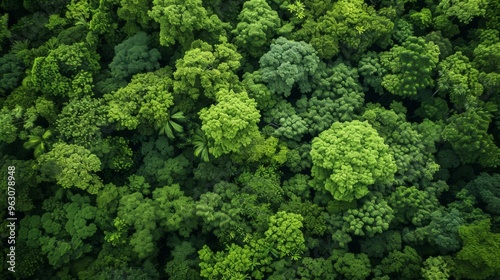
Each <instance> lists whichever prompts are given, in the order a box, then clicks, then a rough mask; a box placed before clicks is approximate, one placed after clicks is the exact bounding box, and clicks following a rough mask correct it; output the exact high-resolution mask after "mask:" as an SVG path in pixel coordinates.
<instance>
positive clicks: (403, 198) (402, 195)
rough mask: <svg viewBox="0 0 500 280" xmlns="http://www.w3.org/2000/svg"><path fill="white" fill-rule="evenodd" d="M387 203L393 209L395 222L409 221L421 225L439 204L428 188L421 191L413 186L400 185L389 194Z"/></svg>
mask: <svg viewBox="0 0 500 280" xmlns="http://www.w3.org/2000/svg"><path fill="white" fill-rule="evenodd" d="M388 204H389V206H390V207H391V208H392V209H394V216H395V219H394V221H395V222H397V223H400V224H406V223H408V222H411V223H412V224H413V225H415V226H422V225H424V224H426V221H429V219H430V218H431V217H430V215H431V213H432V212H433V211H435V210H436V209H437V207H438V206H439V201H438V200H437V197H436V196H435V195H433V193H432V192H431V189H430V188H429V190H426V191H422V190H419V189H418V188H416V187H414V186H411V187H405V186H401V187H397V188H396V190H395V191H394V192H393V193H392V194H391V195H390V196H389V199H388Z"/></svg>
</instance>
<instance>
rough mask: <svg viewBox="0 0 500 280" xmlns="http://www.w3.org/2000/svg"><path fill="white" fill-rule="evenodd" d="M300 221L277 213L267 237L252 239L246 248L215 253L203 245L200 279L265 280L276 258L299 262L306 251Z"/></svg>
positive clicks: (230, 248) (288, 214)
mask: <svg viewBox="0 0 500 280" xmlns="http://www.w3.org/2000/svg"><path fill="white" fill-rule="evenodd" d="M301 221H302V217H301V216H300V215H298V214H293V213H286V212H278V213H276V215H273V216H271V217H270V218H269V229H268V230H267V231H266V232H265V233H264V237H263V238H260V239H257V238H255V237H254V238H252V237H249V238H247V239H246V241H245V245H244V246H243V247H241V246H238V245H236V244H231V245H229V246H227V247H226V251H225V252H216V253H214V252H213V251H212V250H211V249H210V248H209V247H208V246H207V245H204V246H203V248H202V249H201V250H200V251H198V254H199V257H200V260H201V262H200V267H201V273H200V275H201V276H202V277H205V278H209V279H225V278H224V277H229V278H230V279H245V277H248V276H249V275H250V274H252V278H253V279H263V278H264V275H263V273H264V272H266V271H267V272H269V271H270V270H269V268H268V267H267V266H268V265H269V264H270V263H271V261H272V259H273V258H277V259H278V258H280V259H283V258H285V257H290V258H291V259H292V260H299V259H300V258H301V255H302V253H303V252H304V251H305V249H306V247H305V245H304V236H303V235H302V232H301V231H300V229H301V228H302V222H301Z"/></svg>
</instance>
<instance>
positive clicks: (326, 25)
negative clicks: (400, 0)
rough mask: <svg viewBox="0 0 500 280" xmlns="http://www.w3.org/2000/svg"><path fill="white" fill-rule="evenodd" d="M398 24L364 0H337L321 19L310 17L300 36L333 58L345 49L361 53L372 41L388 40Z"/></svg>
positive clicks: (326, 55)
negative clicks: (395, 24) (386, 38)
mask: <svg viewBox="0 0 500 280" xmlns="http://www.w3.org/2000/svg"><path fill="white" fill-rule="evenodd" d="M393 27H394V23H392V21H391V20H390V19H389V18H386V17H385V16H382V15H380V14H378V13H377V11H376V10H375V9H374V8H373V7H371V6H369V5H367V4H365V3H364V1H362V0H356V1H344V0H343V1H338V2H335V3H334V4H333V6H332V8H331V9H329V10H327V12H326V14H325V15H323V16H321V17H319V16H318V19H317V20H313V19H308V20H306V22H305V23H304V25H303V28H302V30H299V31H298V32H297V38H298V39H301V40H306V41H307V42H310V44H311V45H312V46H313V47H314V48H315V49H316V50H317V51H318V53H319V56H320V57H321V58H322V59H331V58H333V57H334V56H335V55H337V54H338V53H339V51H340V50H341V49H343V51H344V52H346V53H347V54H349V53H350V52H353V53H356V54H361V53H363V52H365V51H366V50H367V49H368V48H369V47H370V46H371V45H372V44H374V43H377V42H382V41H383V40H385V37H387V36H388V35H389V34H390V32H391V31H392V29H393Z"/></svg>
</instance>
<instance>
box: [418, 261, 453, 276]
mask: <svg viewBox="0 0 500 280" xmlns="http://www.w3.org/2000/svg"><path fill="white" fill-rule="evenodd" d="M421 272H422V277H423V278H424V279H425V280H448V279H449V277H450V268H449V267H448V264H447V263H446V261H445V260H444V259H443V257H441V256H437V257H429V258H427V259H426V260H425V261H424V264H423V267H422V268H421Z"/></svg>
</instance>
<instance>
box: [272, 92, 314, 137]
mask: <svg viewBox="0 0 500 280" xmlns="http://www.w3.org/2000/svg"><path fill="white" fill-rule="evenodd" d="M264 121H266V122H268V123H269V125H270V126H271V127H273V128H275V130H274V132H273V136H276V137H283V138H287V139H291V140H294V141H300V139H301V138H302V136H303V135H304V134H306V133H307V130H308V129H307V123H306V122H305V121H304V120H303V119H302V118H301V117H299V116H298V115H297V112H296V111H295V108H294V107H293V106H292V105H291V104H290V103H288V102H287V101H285V100H284V99H282V100H280V101H279V102H278V103H277V104H276V105H275V107H274V108H272V109H270V110H269V111H267V112H266V114H265V116H264Z"/></svg>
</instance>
